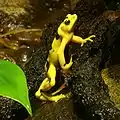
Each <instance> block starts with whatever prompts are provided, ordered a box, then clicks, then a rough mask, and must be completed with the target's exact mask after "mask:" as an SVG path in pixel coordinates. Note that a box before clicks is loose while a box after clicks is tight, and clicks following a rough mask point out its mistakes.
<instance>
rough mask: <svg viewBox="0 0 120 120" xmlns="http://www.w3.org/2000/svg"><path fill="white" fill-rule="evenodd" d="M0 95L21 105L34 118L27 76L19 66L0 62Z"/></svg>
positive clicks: (3, 61)
mask: <svg viewBox="0 0 120 120" xmlns="http://www.w3.org/2000/svg"><path fill="white" fill-rule="evenodd" d="M0 95H1V96H4V97H8V98H11V99H13V100H15V101H17V102H19V103H21V104H22V105H23V106H24V107H25V108H26V109H27V111H28V113H29V114H30V115H31V116H32V110H31V105H30V101H29V95H28V88H27V81H26V77H25V74H24V72H23V71H22V69H21V68H20V67H19V66H17V65H16V64H13V63H11V62H9V61H5V60H0Z"/></svg>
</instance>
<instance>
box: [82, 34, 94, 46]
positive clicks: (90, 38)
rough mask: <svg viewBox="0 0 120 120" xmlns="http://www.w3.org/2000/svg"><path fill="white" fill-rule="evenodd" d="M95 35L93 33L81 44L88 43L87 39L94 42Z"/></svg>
mask: <svg viewBox="0 0 120 120" xmlns="http://www.w3.org/2000/svg"><path fill="white" fill-rule="evenodd" d="M94 37H95V35H91V36H89V37H88V38H85V39H84V42H83V43H82V44H81V46H83V45H84V43H86V42H87V41H90V42H93V40H92V38H94Z"/></svg>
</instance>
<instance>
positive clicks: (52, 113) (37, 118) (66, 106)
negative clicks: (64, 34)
mask: <svg viewBox="0 0 120 120" xmlns="http://www.w3.org/2000/svg"><path fill="white" fill-rule="evenodd" d="M27 120H81V119H80V118H78V117H77V116H76V114H75V113H74V104H73V100H72V99H70V100H68V99H64V100H61V101H59V102H57V103H55V102H48V103H44V104H43V105H41V106H40V108H39V109H38V110H36V111H35V113H34V115H33V117H32V118H28V119H27Z"/></svg>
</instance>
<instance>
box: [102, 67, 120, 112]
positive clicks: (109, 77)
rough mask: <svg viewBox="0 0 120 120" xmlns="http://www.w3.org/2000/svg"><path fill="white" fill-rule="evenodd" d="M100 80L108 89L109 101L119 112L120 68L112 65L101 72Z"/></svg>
mask: <svg viewBox="0 0 120 120" xmlns="http://www.w3.org/2000/svg"><path fill="white" fill-rule="evenodd" d="M101 75H102V78H103V80H104V82H105V84H106V85H107V86H108V89H109V96H110V100H111V101H112V102H113V103H114V104H115V107H116V108H117V109H119V110H120V66H119V65H114V66H112V67H110V68H106V69H103V70H102V73H101Z"/></svg>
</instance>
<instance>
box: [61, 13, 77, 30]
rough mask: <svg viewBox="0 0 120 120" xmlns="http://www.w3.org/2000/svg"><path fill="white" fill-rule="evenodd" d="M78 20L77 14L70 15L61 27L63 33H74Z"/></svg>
mask: <svg viewBox="0 0 120 120" xmlns="http://www.w3.org/2000/svg"><path fill="white" fill-rule="evenodd" d="M76 20H77V15H76V14H73V15H71V14H68V15H67V16H66V18H65V20H64V21H63V22H62V23H61V25H60V28H61V29H62V30H63V31H66V32H71V31H72V28H73V27H74V24H75V22H76Z"/></svg>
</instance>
